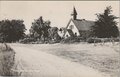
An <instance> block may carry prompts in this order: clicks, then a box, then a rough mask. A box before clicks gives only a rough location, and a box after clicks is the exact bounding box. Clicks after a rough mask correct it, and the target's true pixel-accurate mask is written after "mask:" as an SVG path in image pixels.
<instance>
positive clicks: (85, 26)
mask: <svg viewBox="0 0 120 77" xmlns="http://www.w3.org/2000/svg"><path fill="white" fill-rule="evenodd" d="M72 21H73V23H74V24H75V26H76V27H77V29H78V30H79V31H87V30H90V28H91V26H93V25H94V24H95V23H94V21H88V20H84V19H82V20H79V19H76V20H72Z"/></svg>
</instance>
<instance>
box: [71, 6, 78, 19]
mask: <svg viewBox="0 0 120 77" xmlns="http://www.w3.org/2000/svg"><path fill="white" fill-rule="evenodd" d="M71 16H72V18H73V20H76V19H77V11H76V9H75V7H73V12H72V14H71Z"/></svg>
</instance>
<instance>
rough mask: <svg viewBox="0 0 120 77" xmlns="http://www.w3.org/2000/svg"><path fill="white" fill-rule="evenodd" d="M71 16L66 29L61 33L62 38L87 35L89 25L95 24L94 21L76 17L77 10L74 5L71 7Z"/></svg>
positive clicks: (89, 28)
mask: <svg viewBox="0 0 120 77" xmlns="http://www.w3.org/2000/svg"><path fill="white" fill-rule="evenodd" d="M71 16H72V18H71V19H70V20H69V22H68V24H67V26H66V31H65V33H64V35H63V37H64V38H67V37H75V36H79V37H85V38H87V37H89V34H90V30H91V26H93V25H94V24H95V22H94V21H89V20H85V19H78V18H77V11H76V9H75V7H74V8H73V12H72V14H71Z"/></svg>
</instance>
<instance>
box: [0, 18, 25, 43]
mask: <svg viewBox="0 0 120 77" xmlns="http://www.w3.org/2000/svg"><path fill="white" fill-rule="evenodd" d="M23 22H24V21H23V20H2V21H0V42H14V41H18V40H19V39H21V38H23V37H24V35H25V33H24V32H25V30H26V29H25V25H24V24H23Z"/></svg>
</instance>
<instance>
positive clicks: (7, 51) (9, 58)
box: [0, 44, 15, 76]
mask: <svg viewBox="0 0 120 77" xmlns="http://www.w3.org/2000/svg"><path fill="white" fill-rule="evenodd" d="M14 58H15V52H14V51H13V49H12V48H10V47H9V46H8V45H6V44H2V45H1V46H0V75H1V76H13V71H12V68H13V66H14V62H15V61H14V60H15V59H14Z"/></svg>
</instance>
